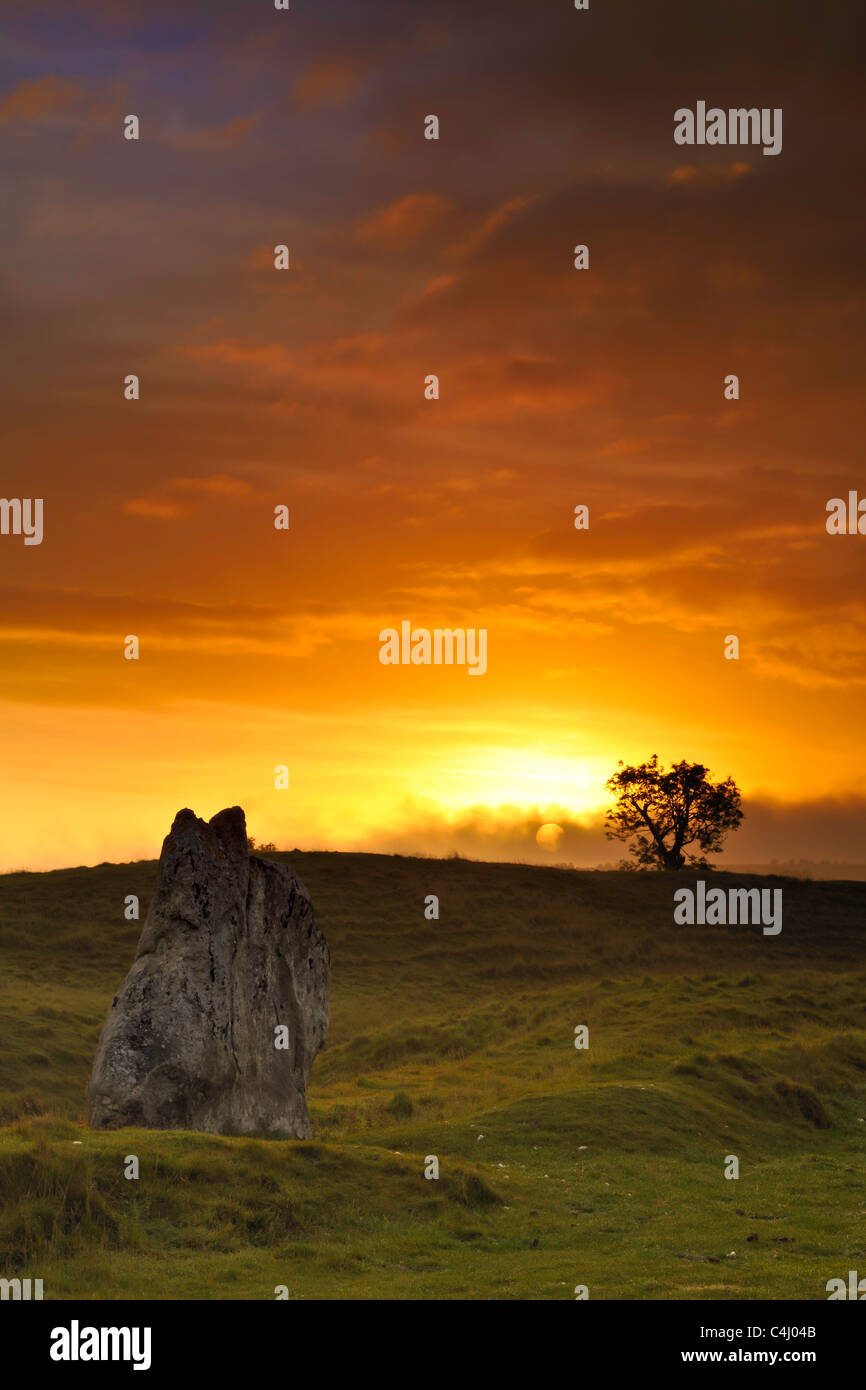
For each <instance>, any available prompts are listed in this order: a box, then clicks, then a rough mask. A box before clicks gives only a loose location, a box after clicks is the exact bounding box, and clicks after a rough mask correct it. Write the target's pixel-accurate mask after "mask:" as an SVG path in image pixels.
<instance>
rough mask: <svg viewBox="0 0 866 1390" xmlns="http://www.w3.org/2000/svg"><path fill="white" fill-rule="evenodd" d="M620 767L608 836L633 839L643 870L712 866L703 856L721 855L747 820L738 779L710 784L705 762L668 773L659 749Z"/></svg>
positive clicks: (612, 787)
mask: <svg viewBox="0 0 866 1390" xmlns="http://www.w3.org/2000/svg"><path fill="white" fill-rule="evenodd" d="M617 768H618V771H617V772H615V773H614V774H613V776H612V777H610V778H609V779H608V781H607V783H606V784H605V785H606V787H607V790H608V791H609V792H611V794H612V795H613V796H615V797H616V805H615V806H614V807H613V809H612V810H611V811H610V812H609V813H608V817H607V820H606V822H605V824H606V833H607V838H608V839H609V840H622V841H631V842H632V843H631V844H630V846H629V851H630V853H631V854H632V855H633V856H634V858H635V859H636V860H637V863H638V864H639V865H640V866H641V867H643V868H657V869H682V868H684V867H685V866H686V865H692V866H694V867H697V868H703V869H708V868H712V865H711V864H709V863H708V862H707V860H706V859H705V858H704V855H707V854H718V853H719V851H720V850H721V848H722V841H723V839H724V837H725V835H726V834H728V832H729V831H731V830H736V829H737V827H738V826H739V824H740V821H741V820H742V819H743V813H742V811H741V810H740V792H739V789H738V787H737V786H736V784H735V782H734V780H733V778H731V777H727V778H726V779H725V781H724V782H715V783H714V782H711V781H710V774H709V770H708V768H706V767H704V765H703V764H702V763H689V762H679V763H674V764H673V765H672V766H671V768H670V770H669V771H668V772H665V770H664V768H663V767H662V766H661V765H660V763H659V760H658V754H657V753H653V755H652V757H651V758H650V760H649V762H646V763H641V765H640V766H639V767H629V766H627V765H626V764H625V763H623V762H620V763H618V764H617ZM692 845H694V846H696V847H697V849H691V850H690V849H689V846H692ZM698 850H699V851H700V854H699V853H698V852H697V851H698Z"/></svg>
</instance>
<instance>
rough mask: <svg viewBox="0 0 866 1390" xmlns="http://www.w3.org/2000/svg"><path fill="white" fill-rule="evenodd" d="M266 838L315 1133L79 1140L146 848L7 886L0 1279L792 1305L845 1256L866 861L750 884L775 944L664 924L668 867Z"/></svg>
mask: <svg viewBox="0 0 866 1390" xmlns="http://www.w3.org/2000/svg"><path fill="white" fill-rule="evenodd" d="M275 857H278V858H279V857H285V858H288V859H289V860H290V862H291V863H292V864H293V866H294V867H295V868H296V870H297V872H298V873H299V874H300V876H301V878H302V879H303V880H304V882H305V883H306V884H307V886H308V887H309V889H310V891H311V893H312V896H313V901H314V903H315V905H316V909H317V913H318V917H319V921H320V923H321V925H322V927H323V929H324V931H325V933H326V935H327V938H328V941H329V944H330V947H331V954H332V960H333V993H332V1025H331V1033H330V1036H329V1039H328V1043H327V1046H326V1048H325V1050H324V1051H323V1052H322V1053H321V1054H320V1056H319V1058H318V1060H317V1062H316V1064H315V1067H314V1070H313V1080H312V1086H311V1094H310V1105H311V1111H312V1115H313V1122H314V1127H315V1132H316V1139H315V1141H314V1142H312V1143H308V1144H297V1143H288V1144H287V1143H283V1142H274V1141H265V1140H252V1139H236V1138H225V1137H215V1136H202V1135H194V1134H186V1133H170V1132H148V1131H139V1130H124V1131H120V1132H116V1133H98V1134H96V1133H91V1132H90V1131H89V1130H88V1129H87V1127H86V1123H85V1113H86V1112H85V1103H86V1102H85V1098H86V1086H87V1079H88V1075H89V1069H90V1064H91V1062H92V1058H93V1053H94V1049H95V1046H96V1040H97V1037H98V1034H99V1030H100V1028H101V1026H102V1022H103V1020H104V1017H105V1014H106V1011H107V1008H108V1005H109V1003H110V1001H111V997H112V995H113V994H114V992H115V991H116V988H117V986H118V984H119V983H120V981H121V980H122V978H123V976H124V974H125V972H126V970H127V969H128V968H129V965H130V963H131V961H132V957H133V954H134V950H135V946H136V943H137V939H138V935H139V931H140V928H141V923H127V922H125V921H124V920H123V916H122V904H123V899H124V896H125V895H126V894H127V893H137V894H139V896H140V898H141V901H142V912H143V914H144V910H145V909H146V905H147V902H148V901H149V898H150V895H151V893H152V891H153V887H154V884H155V880H156V866H155V864H153V863H141V864H131V865H104V866H101V867H99V868H95V869H73V870H63V871H58V872H55V873H50V874H12V875H8V876H5V877H3V878H0V952H2V967H3V968H2V976H0V978H2V986H0V1125H2V1128H0V1199H2V1214H0V1251H2V1255H0V1266H2V1268H0V1274H5V1275H7V1276H9V1275H11V1274H13V1273H16V1272H17V1273H20V1274H23V1275H27V1274H29V1275H31V1276H32V1277H41V1278H43V1279H44V1281H45V1291H46V1296H47V1297H55V1298H64V1297H92V1298H136V1297H169V1298H202V1297H208V1298H213V1297H217V1298H219V1297H227V1298H271V1297H273V1290H274V1286H275V1285H277V1284H286V1285H288V1287H289V1290H290V1296H291V1297H293V1298H321V1297H351V1298H372V1297H397V1298H424V1297H436V1298H451V1297H467V1298H491V1297H492V1298H500V1297H506V1298H514V1297H517V1298H569V1297H573V1289H574V1286H575V1285H576V1284H578V1283H580V1284H587V1285H588V1286H589V1290H590V1297H592V1298H706V1299H712V1298H714V1297H732V1298H743V1299H749V1298H762V1297H770V1298H808V1299H813V1298H826V1292H825V1289H824V1285H825V1283H826V1280H827V1279H828V1278H830V1277H836V1276H840V1275H841V1276H844V1275H846V1273H847V1271H848V1269H849V1268H852V1269H853V1268H858V1267H859V1268H860V1269H861V1271H862V1270H863V1269H864V1267H866V1235H864V1232H866V1222H864V1216H866V1194H864V1188H863V1181H862V1177H863V1145H864V1138H866V1125H864V1117H866V1029H864V1008H863V1001H864V988H863V986H864V981H866V956H864V934H863V924H864V915H866V914H864V908H866V885H863V884H854V883H822V884H811V883H808V882H797V881H794V880H785V881H784V883H783V881H781V880H774V881H772V886H781V885H782V883H783V886H784V908H785V917H784V928H783V931H782V933H781V935H780V936H778V937H776V938H771V937H764V936H763V935H762V934H761V933H760V930H759V929H755V928H730V927H728V928H709V927H675V926H674V925H673V921H672V894H673V889H674V887H675V886H677V884H679V883H681V882H691V881H692V880H693V877H694V876H691V877H690V876H688V875H683V876H675V877H673V878H671V877H668V876H661V875H655V876H651V875H643V874H641V875H635V874H624V873H591V872H576V871H562V870H556V869H542V868H531V867H525V866H521V865H502V864H496V865H494V864H476V863H470V862H466V861H461V860H448V861H436V860H419V859H402V858H392V857H386V856H377V855H348V854H302V853H292V854H291V855H288V856H275ZM716 881H717V882H718V883H719V884H721V885H722V886H724V885H725V883H726V882H736V883H737V884H738V885H739V884H745V885H747V886H748V884H749V883H759V882H761V881H760V880H748V879H745V878H742V877H739V876H738V877H737V878H736V879H735V880H728V879H727V876H725V875H717V876H716ZM763 882H764V883H765V884H766V883H768V882H770V881H769V880H763ZM428 893H437V894H438V895H439V896H440V901H441V919H440V921H439V922H428V921H426V920H425V919H424V915H423V906H424V898H425V896H426V895H427V894H428ZM581 1023H585V1024H588V1025H589V1028H590V1042H591V1046H590V1049H589V1051H588V1052H578V1051H576V1050H575V1048H574V1046H573V1034H574V1028H575V1025H577V1024H581ZM482 1135H483V1138H479V1136H482ZM75 1140H80V1141H82V1142H81V1143H80V1144H75V1143H74V1142H73V1141H75ZM133 1153H134V1154H137V1155H138V1156H139V1159H140V1162H141V1178H140V1180H139V1181H138V1182H135V1181H127V1180H125V1179H124V1177H123V1160H124V1158H125V1156H126V1155H127V1154H133ZM427 1154H436V1155H438V1157H439V1160H440V1164H441V1177H440V1180H439V1181H438V1182H436V1181H427V1180H425V1179H424V1177H423V1167H424V1163H423V1160H424V1156H425V1155H427ZM727 1154H736V1155H738V1157H739V1160H740V1167H741V1176H740V1178H739V1180H738V1181H728V1180H725V1178H724V1176H723V1170H724V1161H725V1155H727ZM730 1252H735V1253H733V1254H732V1253H730Z"/></svg>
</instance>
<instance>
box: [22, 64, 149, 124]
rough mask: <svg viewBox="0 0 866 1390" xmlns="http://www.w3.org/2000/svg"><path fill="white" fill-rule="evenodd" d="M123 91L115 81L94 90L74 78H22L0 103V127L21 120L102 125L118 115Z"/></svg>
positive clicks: (121, 86)
mask: <svg viewBox="0 0 866 1390" xmlns="http://www.w3.org/2000/svg"><path fill="white" fill-rule="evenodd" d="M123 91H124V86H123V84H122V83H118V82H115V83H111V84H106V85H105V86H104V87H102V88H101V89H99V90H96V91H95V90H93V89H92V88H90V87H87V86H85V85H84V84H83V83H81V82H79V81H77V80H76V79H75V78H70V77H58V76H56V75H54V74H48V75H46V76H44V77H35V78H24V79H23V80H22V81H21V82H19V83H18V84H17V86H15V87H13V88H12V90H11V91H10V92H8V93H7V95H6V96H5V97H4V98H3V100H2V102H0V124H2V123H5V122H7V121H21V122H27V123H29V124H34V125H36V124H42V123H48V122H51V121H54V120H58V119H64V118H74V119H75V120H77V121H80V122H87V123H91V124H100V125H105V124H107V123H108V122H110V121H112V120H115V119H117V118H118V116H119V115H120V114H121V112H122V105H121V101H122V96H123Z"/></svg>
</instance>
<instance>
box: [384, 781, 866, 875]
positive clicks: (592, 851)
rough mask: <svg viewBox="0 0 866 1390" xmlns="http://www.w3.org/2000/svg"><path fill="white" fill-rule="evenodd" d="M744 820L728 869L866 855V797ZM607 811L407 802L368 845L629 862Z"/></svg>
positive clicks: (585, 862)
mask: <svg viewBox="0 0 866 1390" xmlns="http://www.w3.org/2000/svg"><path fill="white" fill-rule="evenodd" d="M743 810H744V819H743V822H742V824H741V826H740V829H739V830H737V831H736V832H735V833H734V834H731V835H729V836H728V837H727V839H726V841H725V848H724V853H723V854H722V855H721V856H715V855H714V856H712V857H711V860H712V862H713V863H714V864H716V865H717V867H718V868H720V869H723V868H725V867H727V866H729V865H736V864H738V863H739V864H746V863H749V864H762V865H767V864H769V863H770V862H771V861H773V860H784V861H790V860H797V859H804V860H812V861H814V860H830V861H832V860H836V861H837V862H838V861H841V862H844V863H850V864H858V863H859V864H862V863H863V861H864V859H866V849H864V847H866V798H863V797H850V798H838V799H834V798H831V797H827V798H821V799H816V800H810V801H803V802H802V803H800V804H796V803H794V804H791V803H783V802H780V801H778V800H775V799H773V798H770V797H762V796H753V797H750V798H744V799H743ZM604 820H605V813H604V811H599V812H597V813H595V814H593V815H589V816H581V817H579V818H576V817H575V816H574V815H573V814H572V813H571V812H569V811H568V810H567V809H565V808H564V807H562V806H558V805H556V804H550V805H546V806H527V807H517V806H508V805H505V806H495V807H494V806H472V807H468V808H466V809H465V810H463V811H459V812H452V813H449V812H448V811H446V810H445V809H444V808H441V807H437V806H435V805H434V804H432V803H429V802H423V801H418V800H415V799H408V800H407V801H406V802H405V803H404V804H403V805H402V806H401V807H400V809H399V813H398V814H397V815H396V816H395V819H394V823H393V825H392V826H390V827H388V828H383V829H382V830H381V831H380V832H377V833H376V834H374V835H372V836H369V837H368V838H367V839H366V840H365V841H364V847H365V848H368V849H375V850H380V851H384V852H388V853H392V854H393V853H398V854H423V855H431V856H434V857H440V858H441V857H445V856H447V855H449V854H453V853H458V854H462V855H465V856H466V857H467V858H470V859H486V860H490V861H496V862H514V861H525V862H528V863H531V864H551V863H554V864H555V863H560V864H571V865H572V866H573V867H575V868H595V867H597V866H599V865H605V864H607V865H613V864H616V863H618V862H619V861H621V860H624V859H628V858H629V854H628V847H627V845H625V844H623V843H621V842H619V841H615V840H608V839H607V838H606V835H605V830H604ZM548 823H553V824H555V825H558V826H560V827H561V829H562V832H563V834H562V838H561V839H560V840H559V842H558V844H557V847H556V851H555V853H553V854H551V852H550V851H549V850H545V849H543V848H542V847H541V846H540V845H539V844H538V843H537V842H536V838H535V837H536V835H537V833H538V831H539V829H540V828H541V826H542V825H545V824H548Z"/></svg>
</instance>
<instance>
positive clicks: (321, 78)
mask: <svg viewBox="0 0 866 1390" xmlns="http://www.w3.org/2000/svg"><path fill="white" fill-rule="evenodd" d="M365 71H366V67H365V65H363V64H360V63H357V62H356V61H354V60H353V59H351V58H340V57H335V58H323V59H321V60H319V61H318V62H315V63H313V64H312V65H311V66H310V67H309V68H308V69H307V71H306V72H305V73H304V74H303V75H302V76H301V77H299V78H298V81H297V82H296V83H295V85H294V87H293V88H292V101H293V102H294V103H295V105H296V106H301V107H310V108H313V109H315V108H316V107H319V106H342V105H343V104H344V103H345V102H346V101H348V100H349V98H350V97H351V96H353V95H354V93H355V92H356V91H357V90H358V87H359V86H360V84H361V82H362V80H363V78H364V74H365Z"/></svg>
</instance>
